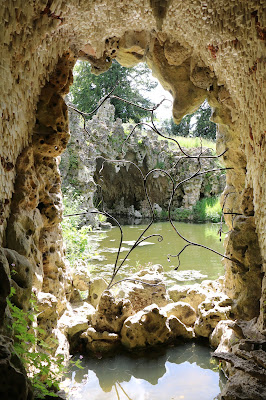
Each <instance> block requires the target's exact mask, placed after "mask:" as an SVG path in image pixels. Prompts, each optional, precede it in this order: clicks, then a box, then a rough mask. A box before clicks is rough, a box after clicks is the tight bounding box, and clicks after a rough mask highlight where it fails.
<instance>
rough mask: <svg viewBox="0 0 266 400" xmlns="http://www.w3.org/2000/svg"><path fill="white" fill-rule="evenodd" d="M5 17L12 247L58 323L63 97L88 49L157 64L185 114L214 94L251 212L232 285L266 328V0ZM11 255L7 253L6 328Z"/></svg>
mask: <svg viewBox="0 0 266 400" xmlns="http://www.w3.org/2000/svg"><path fill="white" fill-rule="evenodd" d="M1 13H2V18H3V20H4V24H3V26H2V28H1V29H2V31H1V33H2V34H1V38H2V47H1V53H2V60H1V71H2V76H3V80H2V82H1V86H2V87H1V92H2V99H1V103H2V106H1V109H2V121H3V124H2V128H1V129H2V131H1V138H2V139H1V148H0V156H1V166H0V168H1V175H0V176H1V181H0V191H1V203H0V233H1V244H2V246H3V247H5V248H8V249H11V250H12V251H15V252H17V253H14V254H15V256H16V257H17V258H18V257H20V256H24V261H21V263H22V264H23V262H25V263H26V262H27V261H30V262H31V265H32V276H33V282H34V284H35V286H36V285H37V287H38V288H39V289H41V288H42V291H43V293H45V295H44V297H45V301H46V303H47V305H48V306H47V307H46V306H45V310H46V312H48V310H49V304H50V305H51V308H50V309H53V313H54V314H53V316H52V317H51V321H54V322H53V323H51V326H50V329H51V331H52V330H53V329H54V327H55V325H54V324H56V320H57V318H58V315H60V313H61V312H62V310H63V309H64V303H65V302H66V300H67V296H65V293H66V292H67V291H68V289H67V288H68V276H67V271H65V269H64V263H63V261H62V257H63V253H62V244H61V236H60V235H61V233H60V228H59V223H60V215H61V199H60V180H59V175H58V171H57V161H56V157H57V156H58V155H59V154H60V152H61V151H62V150H63V149H64V147H65V145H66V142H67V136H68V133H67V131H68V127H67V113H66V108H65V104H64V101H63V95H64V94H65V93H66V92H67V90H68V85H69V84H70V83H71V69H72V67H73V65H74V61H75V59H77V57H82V58H83V59H87V60H89V61H90V62H91V63H92V65H93V66H94V70H95V72H102V71H104V70H106V69H107V68H108V66H109V65H110V63H111V59H112V58H117V60H118V61H119V62H120V63H121V64H122V65H126V66H130V65H134V64H136V63H138V62H140V61H141V60H144V59H145V60H147V62H148V64H149V66H150V68H151V69H152V71H153V73H154V74H155V75H156V76H157V78H158V79H159V80H160V81H161V83H162V85H163V86H164V87H165V88H166V89H168V90H170V91H171V92H172V93H173V96H174V108H173V114H174V117H175V119H176V121H179V120H180V119H181V118H182V116H183V115H184V114H186V113H188V112H192V111H193V110H194V109H195V107H197V106H198V105H199V104H200V103H201V102H202V101H203V100H204V98H206V97H208V101H209V103H210V104H211V105H212V106H213V107H214V110H215V111H214V116H213V119H214V121H215V122H216V123H218V124H219V135H218V146H219V148H220V149H221V150H223V149H225V148H228V151H227V153H226V155H225V157H224V162H225V164H226V165H227V166H229V167H232V168H234V169H232V170H230V172H228V174H227V188H226V193H232V194H230V195H229V196H228V208H230V209H232V210H233V211H234V212H238V213H241V214H243V215H242V216H241V217H237V218H238V220H237V221H236V227H237V229H235V231H234V232H232V234H231V235H230V236H229V239H228V243H227V251H229V252H230V253H233V254H234V256H235V257H236V258H237V259H238V261H239V262H240V268H234V267H233V266H232V265H231V264H229V263H228V264H227V266H226V269H227V278H226V280H225V290H226V291H227V292H228V293H230V295H231V296H232V297H233V298H234V299H235V304H236V307H235V315H236V316H238V317H241V318H246V319H250V318H253V317H259V318H258V324H257V328H258V329H259V330H260V331H261V332H262V333H265V323H266V322H265V312H266V311H265V285H266V278H265V277H264V273H265V248H266V242H265V240H266V239H265V222H266V214H265V186H266V185H265V165H264V164H265V133H264V131H263V129H264V128H263V111H264V108H265V102H264V101H263V92H262V90H263V89H262V87H263V85H262V82H263V72H264V70H263V66H264V64H263V44H264V40H265V29H264V28H263V7H262V3H261V5H260V4H259V3H258V2H257V1H249V2H246V3H241V4H240V3H239V2H237V1H233V2H232V1H231V2H228V3H224V2H223V3H221V2H219V1H218V0H217V1H209V0H206V1H205V2H199V1H197V0H191V1H186V2H183V1H179V0H168V1H158V2H156V1H151V0H150V1H148V0H147V1H145V2H138V1H137V2H132V1H131V0H123V1H121V2H113V1H111V0H106V1H101V0H96V1H94V2H90V3H89V4H88V3H87V2H78V1H76V0H71V1H69V2H63V1H59V0H58V1H57V0H56V1H50V0H49V1H48V2H47V3H46V2H43V1H40V2H39V3H38V4H36V3H35V2H30V3H28V4H27V6H22V4H20V2H19V1H17V2H15V3H14V6H12V7H11V6H9V5H8V4H6V5H4V6H3V7H2V9H1ZM36 108H37V112H36ZM36 118H37V120H36ZM229 224H230V221H229ZM256 234H257V235H258V239H257V236H256ZM11 250H9V251H11ZM7 253H8V251H6V250H2V264H1V268H2V274H3V277H4V278H3V282H4V283H3V291H2V292H3V296H2V297H1V304H2V307H1V321H2V332H3V333H5V328H4V320H5V316H4V312H5V306H6V303H5V296H6V295H7V294H8V291H9V290H8V279H7V275H8V268H9V267H8V265H9V258H8V256H7ZM259 253H261V255H262V258H263V260H264V264H263V265H264V266H263V268H262V269H261V260H260V256H259ZM18 264H19V263H18ZM4 279H5V280H4ZM60 293H64V295H62V298H61V297H60V296H61V295H60ZM58 295H59V297H60V301H59V302H57V299H56V298H55V297H56V296H58ZM53 302H57V307H55V308H56V310H54V308H53V306H52V305H53ZM259 302H260V306H259ZM8 363H9V361H7V362H6V364H5V365H6V366H7V365H8ZM5 365H4V367H3V368H5ZM5 376H6V375H5ZM10 376H11V375H10ZM10 382H11V381H10Z"/></svg>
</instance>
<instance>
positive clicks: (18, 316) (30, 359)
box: [7, 288, 65, 399]
mask: <svg viewBox="0 0 266 400" xmlns="http://www.w3.org/2000/svg"><path fill="white" fill-rule="evenodd" d="M14 293H15V289H14V288H11V293H10V296H9V298H8V299H7V304H8V306H9V309H10V312H11V315H12V319H13V323H12V327H11V328H12V330H13V333H14V349H15V353H16V354H17V356H18V357H19V358H20V359H21V361H22V363H23V365H24V367H25V369H26V371H27V374H28V377H29V379H30V381H31V384H32V387H33V391H34V395H35V396H36V397H37V398H39V399H44V398H45V396H47V395H49V396H51V397H56V394H55V393H54V392H53V391H58V390H59V381H60V377H61V375H62V373H63V371H64V368H65V367H64V365H63V356H61V355H60V356H57V357H51V355H50V354H49V352H48V350H49V346H48V345H47V344H46V343H45V342H44V341H43V340H42V339H40V338H38V333H40V334H43V333H44V331H43V330H42V329H40V328H38V327H35V328H34V329H33V328H32V323H33V322H34V321H35V320H36V315H37V312H38V309H37V306H36V299H35V298H34V297H32V299H31V302H30V306H31V307H30V310H29V311H28V312H25V311H23V310H21V309H20V308H18V307H17V306H15V305H14V304H12V302H11V300H10V298H11V297H12V296H13V295H14Z"/></svg>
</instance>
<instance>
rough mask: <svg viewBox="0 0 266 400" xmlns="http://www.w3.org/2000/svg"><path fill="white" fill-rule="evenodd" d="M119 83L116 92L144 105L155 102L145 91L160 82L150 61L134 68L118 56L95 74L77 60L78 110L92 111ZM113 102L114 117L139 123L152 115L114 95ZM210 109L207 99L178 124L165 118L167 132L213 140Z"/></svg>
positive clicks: (74, 98) (74, 94) (75, 100)
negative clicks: (151, 69) (127, 66)
mask: <svg viewBox="0 0 266 400" xmlns="http://www.w3.org/2000/svg"><path fill="white" fill-rule="evenodd" d="M117 83H118V86H117V88H116V89H115V91H114V94H115V95H117V96H119V97H122V98H124V99H126V100H128V101H130V102H132V103H135V104H139V105H141V106H143V107H145V108H151V107H152V106H153V103H152V102H151V101H150V100H149V99H148V98H147V97H145V94H147V93H148V92H150V91H151V90H152V89H154V88H155V87H156V86H157V83H156V82H155V81H154V79H152V77H151V72H150V70H149V68H148V67H147V65H146V64H144V63H141V64H139V65H137V66H136V67H133V68H125V67H122V66H121V65H120V64H118V62H116V61H115V60H114V61H113V63H112V66H111V68H110V69H109V70H108V71H107V72H105V73H103V74H101V75H98V76H96V75H94V74H92V72H91V66H90V64H89V63H88V62H86V61H78V63H77V64H76V66H75V69H74V82H73V85H72V86H71V89H70V100H71V102H72V103H74V104H75V105H76V106H77V107H78V109H79V110H81V111H84V112H90V111H92V110H93V109H94V108H95V107H96V105H97V104H98V102H99V101H100V99H102V98H103V97H104V96H105V95H107V94H108V93H109V92H110V91H111V90H112V89H113V87H114V86H115V85H116V84H117ZM111 103H112V104H113V105H114V106H115V118H121V119H122V121H123V122H128V121H129V120H133V121H134V122H136V123H138V122H140V121H141V120H143V119H145V118H148V117H149V116H150V112H149V111H146V110H142V109H140V108H137V107H135V106H133V105H132V104H128V103H124V102H122V101H120V100H117V99H111ZM211 113H212V111H211V108H210V106H209V104H208V103H207V101H205V102H204V103H203V104H202V105H201V106H200V107H199V109H198V110H197V111H196V112H194V113H193V114H191V115H186V116H185V117H184V118H183V119H182V121H181V122H180V124H179V125H176V124H175V123H174V120H173V118H171V119H168V120H164V121H163V123H162V128H163V129H164V131H165V132H166V133H167V134H168V135H174V136H194V137H196V136H200V137H204V138H206V139H213V140H214V139H215V137H216V125H215V124H214V123H213V122H211V121H210V116H211Z"/></svg>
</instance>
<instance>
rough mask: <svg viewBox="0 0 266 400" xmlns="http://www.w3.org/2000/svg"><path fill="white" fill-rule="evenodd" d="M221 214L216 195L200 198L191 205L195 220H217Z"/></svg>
mask: <svg viewBox="0 0 266 400" xmlns="http://www.w3.org/2000/svg"><path fill="white" fill-rule="evenodd" d="M221 216H222V208H221V205H220V201H219V198H217V197H209V198H204V199H201V200H199V201H198V202H197V204H196V205H195V206H194V207H193V219H194V220H195V221H197V222H205V221H211V222H219V221H220V220H221Z"/></svg>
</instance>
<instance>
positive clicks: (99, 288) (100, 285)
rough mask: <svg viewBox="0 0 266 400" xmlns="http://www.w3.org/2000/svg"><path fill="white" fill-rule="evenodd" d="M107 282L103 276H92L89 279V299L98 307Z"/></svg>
mask: <svg viewBox="0 0 266 400" xmlns="http://www.w3.org/2000/svg"><path fill="white" fill-rule="evenodd" d="M107 286H108V285H107V282H106V280H105V279H103V278H100V277H99V278H91V279H90V281H89V285H88V287H89V293H88V301H89V302H90V303H91V304H92V305H93V307H95V308H96V307H97V305H98V304H99V301H100V298H101V295H102V293H103V291H104V290H105V289H106V288H107Z"/></svg>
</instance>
